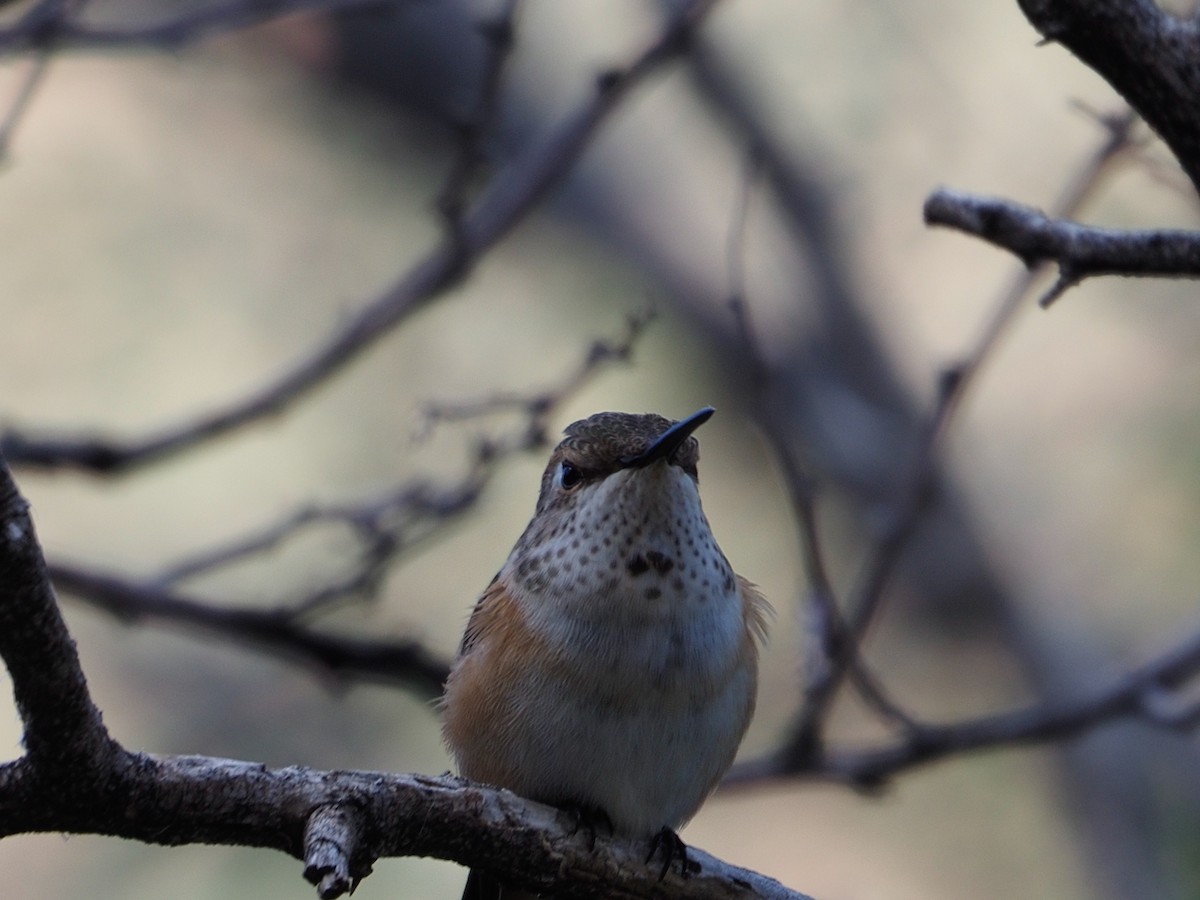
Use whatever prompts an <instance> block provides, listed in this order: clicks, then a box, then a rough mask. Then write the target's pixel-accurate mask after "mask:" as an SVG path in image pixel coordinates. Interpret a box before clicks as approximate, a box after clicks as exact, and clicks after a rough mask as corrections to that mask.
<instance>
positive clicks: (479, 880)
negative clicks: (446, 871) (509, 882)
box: [462, 869, 538, 900]
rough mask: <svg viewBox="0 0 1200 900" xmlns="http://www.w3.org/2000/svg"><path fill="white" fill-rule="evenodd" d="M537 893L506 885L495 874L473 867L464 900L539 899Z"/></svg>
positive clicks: (463, 896) (468, 876) (468, 878)
mask: <svg viewBox="0 0 1200 900" xmlns="http://www.w3.org/2000/svg"><path fill="white" fill-rule="evenodd" d="M537 898H538V895H537V894H531V893H529V892H528V891H520V890H517V889H515V888H510V887H505V886H504V885H503V884H501V883H500V882H499V881H498V880H497V879H496V877H495V876H494V875H491V874H489V873H487V872H484V871H483V870H482V869H472V870H471V871H470V873H469V874H468V875H467V884H466V887H464V888H463V895H462V900H537Z"/></svg>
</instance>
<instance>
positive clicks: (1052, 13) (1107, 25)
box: [1018, 0, 1200, 189]
mask: <svg viewBox="0 0 1200 900" xmlns="http://www.w3.org/2000/svg"><path fill="white" fill-rule="evenodd" d="M1018 3H1019V5H1020V7H1021V9H1022V11H1023V12H1024V13H1025V16H1026V17H1027V18H1028V19H1029V21H1030V23H1031V24H1032V25H1033V26H1034V27H1035V28H1036V29H1038V31H1040V32H1041V33H1042V34H1043V35H1044V36H1045V38H1046V40H1047V41H1053V42H1056V43H1059V44H1062V45H1063V46H1064V47H1066V48H1067V49H1068V50H1070V51H1071V52H1072V53H1074V54H1075V55H1076V56H1078V57H1079V58H1080V59H1081V60H1082V61H1083V62H1084V63H1086V64H1087V65H1088V66H1089V67H1091V68H1092V69H1094V70H1095V71H1096V72H1097V73H1099V74H1100V75H1101V76H1102V77H1103V78H1105V79H1106V80H1107V81H1108V83H1109V84H1111V85H1112V86H1113V87H1114V88H1115V89H1116V91H1117V92H1118V93H1119V94H1121V96H1123V97H1124V98H1125V99H1126V100H1127V101H1129V104H1130V105H1131V106H1132V107H1133V108H1134V109H1136V110H1137V111H1138V112H1139V113H1140V114H1141V116H1142V118H1144V119H1145V120H1146V122H1147V123H1149V125H1150V127H1151V128H1153V129H1154V130H1155V131H1156V132H1157V133H1158V134H1159V135H1160V136H1161V137H1162V139H1163V140H1164V141H1165V142H1166V143H1167V146H1168V147H1170V148H1171V151H1172V152H1173V153H1174V154H1175V156H1176V158H1177V159H1178V160H1179V162H1180V163H1181V165H1182V166H1183V169H1184V171H1185V172H1187V174H1188V177H1189V178H1190V179H1191V180H1192V184H1193V186H1194V187H1196V188H1197V189H1200V117H1197V116H1196V110H1197V109H1198V108H1200V68H1198V67H1197V66H1196V59H1197V57H1198V56H1200V24H1198V23H1197V21H1196V19H1195V18H1194V17H1193V18H1190V19H1183V18H1180V17H1178V16H1176V15H1174V14H1172V13H1169V12H1167V11H1166V10H1164V9H1162V8H1161V7H1160V6H1159V5H1158V4H1157V3H1155V2H1154V0H1018Z"/></svg>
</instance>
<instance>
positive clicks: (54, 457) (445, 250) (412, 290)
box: [0, 0, 717, 475]
mask: <svg viewBox="0 0 1200 900" xmlns="http://www.w3.org/2000/svg"><path fill="white" fill-rule="evenodd" d="M716 4H717V0H692V2H690V3H688V4H686V5H685V6H684V7H683V8H682V10H681V12H680V13H678V14H677V15H675V16H673V17H672V18H671V19H669V20H668V21H667V23H666V24H665V25H664V26H663V28H662V29H661V31H660V32H659V34H658V35H657V36H656V37H655V38H654V40H653V41H651V42H650V43H649V45H647V46H646V48H645V49H644V50H642V52H641V53H639V54H638V55H637V56H636V57H635V58H634V59H633V61H632V62H630V63H629V64H628V65H626V66H624V67H623V68H613V69H610V70H608V71H607V72H605V73H604V74H602V75H601V76H600V77H599V78H598V79H597V81H596V86H595V89H594V90H593V92H592V94H591V96H590V97H589V98H588V99H587V100H585V101H584V102H582V103H581V104H580V105H579V107H578V108H577V109H576V110H575V111H574V112H573V113H572V114H570V115H569V116H567V118H566V119H565V120H564V121H563V122H562V123H561V124H560V125H559V127H558V128H557V129H555V130H553V131H552V132H551V134H550V135H549V136H548V137H547V138H546V139H545V140H544V141H542V142H541V143H538V144H535V145H534V146H532V147H530V148H529V149H528V150H527V151H526V152H525V153H523V154H522V155H520V156H519V157H518V158H517V159H515V160H514V161H513V163H512V164H511V165H510V166H509V167H508V168H507V169H506V170H504V171H502V172H500V173H498V175H497V177H496V178H495V179H493V181H492V183H491V185H490V187H489V189H488V190H487V191H486V192H485V193H484V195H483V196H482V198H481V199H480V200H479V202H478V203H477V204H476V205H475V206H474V207H473V208H472V209H471V210H470V211H469V212H468V213H467V214H466V215H464V217H463V218H462V220H461V224H460V227H459V228H458V229H456V230H455V234H454V236H453V237H452V238H449V239H447V240H445V241H443V242H442V243H441V244H439V245H438V246H437V247H436V248H434V249H433V250H432V251H431V252H430V253H429V254H427V255H426V256H425V257H424V258H423V259H422V260H420V261H419V262H418V263H417V264H416V265H414V266H413V267H412V268H411V269H410V270H409V271H408V273H407V274H406V275H404V276H403V277H402V278H401V279H400V280H399V281H397V282H396V283H395V284H394V285H393V286H392V287H391V288H390V289H389V290H387V291H386V292H385V293H384V294H382V295H381V296H379V297H377V298H376V299H375V300H373V301H371V302H370V303H368V304H367V305H366V306H365V307H364V308H363V309H362V310H360V311H359V312H358V313H357V315H354V316H352V317H351V318H350V320H349V321H348V322H347V323H346V324H345V325H344V326H343V327H342V328H341V329H340V330H338V331H336V332H335V333H333V334H332V335H330V336H329V337H328V338H327V339H326V340H325V341H324V342H322V343H320V344H318V345H317V346H316V347H314V348H313V349H312V350H311V351H310V352H309V354H308V355H307V356H305V357H304V358H302V359H301V360H300V361H299V362H298V363H296V364H295V365H294V366H292V367H291V368H290V369H288V370H286V371H285V372H284V373H283V374H281V375H279V376H278V377H276V378H275V379H274V380H271V381H269V382H268V383H266V384H265V385H263V386H262V387H260V388H258V389H257V390H252V391H250V392H249V393H248V394H246V395H245V396H243V397H241V398H238V399H235V400H233V401H231V402H229V403H228V404H226V405H224V406H223V407H221V408H219V409H217V410H215V411H212V412H209V413H205V414H202V415H200V416H198V417H196V418H194V419H192V420H190V421H186V422H183V423H180V424H178V425H173V426H169V427H166V428H163V429H162V430H160V431H158V432H157V433H151V434H149V435H147V436H144V437H140V438H134V439H128V440H121V439H112V438H107V437H104V436H93V435H70V436H65V437H57V438H56V437H47V436H37V435H29V434H25V433H23V432H22V431H20V430H18V429H9V430H7V431H6V432H3V433H0V453H3V454H4V455H5V456H6V457H8V459H9V461H10V463H11V464H12V465H14V466H16V465H22V466H28V467H35V468H43V469H59V468H74V469H80V470H83V471H86V472H89V473H92V474H104V475H115V474H123V473H126V472H128V471H130V470H131V469H134V468H136V467H137V466H139V465H144V464H147V463H150V462H154V461H158V460H161V459H164V458H166V457H168V456H170V455H172V454H175V453H179V452H181V451H183V450H187V449H192V448H195V447H197V446H200V445H202V444H204V443H207V442H208V441H211V440H213V439H215V438H218V437H221V436H223V435H225V434H227V433H229V432H231V431H233V430H235V429H238V428H241V427H243V426H245V425H248V424H251V423H254V422H257V421H259V420H261V419H263V418H265V417H267V416H270V415H276V414H279V413H282V412H283V411H284V410H285V409H287V407H288V406H290V405H291V404H292V403H294V402H295V401H297V400H299V399H300V398H302V397H304V396H305V395H307V394H308V393H309V392H310V391H312V390H313V389H315V388H316V387H318V386H320V385H321V384H323V383H324V382H325V381H326V380H328V379H329V378H330V377H331V376H332V375H334V374H335V373H337V372H339V371H341V369H343V368H344V367H345V366H347V365H348V364H349V363H350V362H351V361H352V360H354V359H355V358H356V357H357V356H358V355H359V354H360V353H361V352H363V351H364V350H365V349H366V348H367V347H369V346H370V345H372V344H373V343H375V342H376V341H378V340H379V339H381V338H382V337H383V336H384V335H386V334H388V333H389V332H390V331H391V329H392V328H394V327H395V326H396V325H397V324H399V323H400V322H402V321H404V320H405V319H407V318H408V317H409V316H410V315H412V314H413V313H415V312H416V311H417V310H419V309H421V308H422V307H424V306H425V304H427V303H428V302H430V301H431V300H433V299H434V298H435V297H437V296H439V295H440V294H441V293H442V292H444V291H446V290H448V289H449V288H451V287H453V286H454V285H456V284H458V283H460V282H461V281H462V279H463V278H465V277H466V275H467V274H468V273H469V272H470V270H471V269H472V268H473V267H474V266H475V264H476V263H477V262H478V261H479V259H480V258H481V257H482V256H483V255H484V254H485V253H486V252H487V251H488V250H489V249H490V248H491V247H492V246H494V245H495V244H496V243H497V242H498V241H499V240H500V239H501V238H503V237H504V236H505V235H506V234H508V232H509V231H510V230H511V229H512V228H513V227H514V226H515V225H516V224H517V223H519V222H520V221H521V220H522V219H523V218H524V217H525V216H526V215H527V214H528V213H529V212H530V211H531V210H532V209H534V208H535V207H536V206H537V205H538V204H539V203H541V202H542V200H543V199H544V198H545V197H546V196H547V195H548V194H549V193H550V191H552V190H553V189H554V188H555V187H556V186H557V185H558V184H559V183H560V182H561V181H562V179H563V178H564V177H565V176H566V175H567V173H568V172H569V171H570V170H571V167H572V166H574V164H575V163H576V161H577V160H578V159H579V157H580V156H582V154H583V153H584V151H585V150H586V149H587V148H588V146H590V144H591V141H592V139H593V138H594V136H595V134H596V132H597V131H598V129H599V128H600V126H601V125H602V124H604V122H605V121H606V120H607V119H608V117H609V115H610V114H611V113H612V112H613V111H614V110H615V109H617V108H618V106H619V105H620V103H621V102H622V101H623V100H624V99H625V98H626V97H627V96H628V95H629V94H630V93H631V92H632V91H633V89H634V88H636V87H637V86H639V85H640V84H642V83H643V82H644V81H645V80H646V79H647V78H649V77H650V76H651V75H652V74H653V73H655V72H656V71H658V70H659V69H660V68H662V66H663V65H665V64H666V63H667V62H669V61H670V60H672V59H674V58H675V57H677V56H678V55H679V54H681V53H684V52H686V50H687V48H688V46H689V42H690V40H691V37H692V35H693V33H694V32H695V31H696V30H697V29H698V28H699V27H700V26H701V25H702V24H703V22H704V21H705V19H706V17H707V16H708V14H709V13H710V12H711V11H712V9H713V8H714V7H715V6H716Z"/></svg>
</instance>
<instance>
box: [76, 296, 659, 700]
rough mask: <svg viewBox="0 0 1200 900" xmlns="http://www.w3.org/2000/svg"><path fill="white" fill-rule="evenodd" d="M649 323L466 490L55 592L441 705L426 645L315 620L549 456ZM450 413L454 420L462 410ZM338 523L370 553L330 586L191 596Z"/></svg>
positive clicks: (533, 417) (480, 459)
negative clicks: (144, 575)
mask: <svg viewBox="0 0 1200 900" xmlns="http://www.w3.org/2000/svg"><path fill="white" fill-rule="evenodd" d="M649 320H650V315H649V313H648V312H646V313H638V314H634V315H631V316H629V317H628V319H627V320H626V322H625V324H624V328H623V331H622V332H621V333H620V334H619V335H618V336H617V337H616V338H611V339H596V340H594V341H593V342H592V343H591V344H590V345H589V346H588V348H587V350H586V351H585V353H584V355H583V359H582V360H581V362H580V363H579V364H577V365H576V366H575V368H574V369H573V370H572V371H570V372H569V373H568V374H567V375H566V377H564V378H563V380H562V382H561V383H560V384H558V385H556V386H554V387H551V388H546V389H543V390H541V391H537V392H533V393H530V394H527V395H525V402H524V403H523V404H522V405H521V407H520V409H521V412H522V421H521V423H520V424H519V425H518V427H517V428H516V429H514V430H513V431H512V432H511V433H510V434H508V435H507V436H498V437H497V436H494V437H491V438H488V439H486V440H481V441H479V442H478V444H477V446H476V450H475V455H474V459H473V461H472V463H471V465H470V466H469V468H468V470H467V471H466V472H465V473H464V474H463V475H462V476H461V477H460V478H459V479H458V480H457V481H455V482H452V483H450V484H448V485H444V486H440V487H438V486H434V485H433V484H431V483H430V482H429V481H428V480H427V479H424V478H418V479H413V480H411V481H407V482H405V483H403V484H401V485H398V486H396V487H394V488H392V489H390V490H388V491H386V492H384V493H383V494H381V495H377V496H373V497H371V498H369V499H367V500H364V501H361V502H357V503H342V504H336V505H329V506H322V507H315V506H306V507H304V508H301V509H299V510H296V511H293V512H291V513H289V514H287V515H285V516H283V517H281V518H280V519H279V520H278V521H276V522H274V523H272V524H270V525H267V526H265V527H263V528H260V529H257V530H255V531H253V532H251V533H249V534H245V535H241V536H239V537H237V538H234V539H231V540H227V541H223V542H221V543H220V544H219V545H217V546H215V547H210V548H208V549H206V550H202V551H198V552H196V553H193V554H191V555H189V556H188V557H187V558H185V559H182V560H178V561H176V562H175V563H172V564H171V565H168V566H166V567H164V569H163V570H162V571H161V572H160V573H159V574H158V575H157V576H156V577H153V578H148V579H135V578H131V577H129V576H122V575H115V574H110V573H100V572H97V571H94V570H92V569H90V568H86V567H83V566H80V565H69V564H57V565H54V566H53V567H52V572H53V575H54V579H55V582H56V584H58V586H59V587H60V588H61V589H63V590H66V591H68V592H70V593H71V594H73V595H75V596H77V597H79V598H80V599H82V600H83V601H85V602H87V603H89V604H91V605H92V606H94V607H96V608H99V609H102V610H104V611H106V612H108V613H110V614H111V615H113V616H116V617H117V618H118V619H121V620H123V621H134V620H136V621H145V622H150V623H162V624H174V625H183V626H185V627H188V628H190V629H194V630H196V629H198V630H201V631H204V632H207V633H209V634H218V635H220V636H222V637H225V638H227V639H229V640H232V641H235V642H240V643H247V644H252V645H255V646H258V647H260V648H265V649H267V650H270V651H271V652H274V653H278V654H280V655H282V656H284V657H285V658H289V659H293V660H295V661H297V662H300V663H304V664H307V665H310V666H315V667H316V668H317V669H318V670H319V671H321V672H322V673H324V674H329V675H333V676H336V677H337V679H338V680H339V681H342V682H344V681H348V680H353V679H368V680H374V681H389V682H392V683H399V684H402V685H405V686H407V687H410V688H412V689H415V690H416V691H418V692H419V693H421V694H422V695H424V696H431V697H432V696H437V694H438V693H439V692H440V690H441V683H442V680H443V679H444V676H445V672H446V663H445V662H444V661H443V660H440V659H438V658H437V657H435V656H433V655H432V654H431V653H430V652H429V651H427V650H425V649H424V648H423V647H422V646H421V644H420V643H419V642H417V641H413V640H400V641H389V640H366V639H363V640H360V639H357V638H351V637H342V636H337V635H332V634H327V633H324V632H322V631H319V630H317V629H316V628H315V627H313V626H312V625H310V624H308V622H309V620H311V618H312V617H313V616H314V615H315V614H317V613H324V612H328V611H329V610H330V609H331V608H332V607H333V606H334V605H335V604H342V603H346V602H349V601H351V600H354V599H358V598H370V597H373V596H375V594H376V593H377V592H378V590H379V587H380V585H381V584H382V583H383V580H384V578H385V576H386V575H387V573H388V571H389V570H390V568H391V567H392V566H393V565H394V564H395V563H396V561H397V560H398V558H399V557H400V554H402V553H404V552H407V551H411V550H412V549H414V548H415V547H417V546H418V545H419V544H420V543H422V542H424V541H427V540H429V539H431V538H433V537H435V536H437V535H440V534H444V533H445V531H446V528H447V527H448V526H449V525H450V524H451V523H452V522H454V521H457V520H458V519H459V518H461V517H462V515H463V514H465V513H467V512H469V511H470V510H471V509H473V508H474V507H475V504H476V502H477V500H478V499H479V497H480V495H481V494H482V492H483V491H484V490H485V488H486V487H487V486H488V485H489V484H490V483H491V480H492V478H493V476H494V475H495V473H496V471H498V469H499V466H500V465H501V463H503V462H504V461H505V460H507V459H509V458H510V457H512V456H513V455H515V454H518V453H525V452H529V451H531V450H535V449H540V448H542V446H543V445H544V443H545V432H546V428H547V424H546V423H547V421H548V420H549V419H550V417H552V416H553V415H554V414H555V413H556V412H558V411H559V409H561V407H562V405H563V404H565V403H567V402H569V401H570V400H571V399H572V398H573V397H574V396H575V395H576V394H577V393H578V392H579V391H580V390H582V389H583V388H584V387H586V386H587V385H588V384H589V383H590V382H591V381H592V380H593V379H594V378H595V377H596V376H597V375H598V374H599V373H600V372H601V371H602V370H603V368H604V366H605V365H607V364H611V363H615V362H625V361H628V360H629V359H630V357H631V355H632V353H633V350H634V347H635V345H636V343H637V341H638V340H639V339H640V337H641V336H642V334H643V333H644V331H645V329H646V326H647V324H648V322H649ZM507 396H512V397H516V396H518V395H516V394H512V395H507ZM439 409H440V410H441V412H442V413H446V412H447V411H448V410H452V409H454V407H452V406H449V405H447V406H445V407H444V408H439ZM437 414H438V413H431V415H437ZM329 524H334V525H340V526H342V527H345V528H349V529H350V531H351V533H352V535H353V536H354V538H355V539H356V540H357V542H358V545H359V546H358V552H357V553H356V554H355V558H354V559H353V561H352V564H351V565H350V567H349V568H348V570H346V571H343V572H338V573H335V574H333V575H331V576H328V577H326V578H324V579H318V580H317V582H316V584H315V585H312V586H310V587H308V588H307V589H306V590H305V592H304V594H303V595H301V596H299V597H292V598H286V599H284V598H275V599H274V600H273V602H272V604H271V605H267V606H262V605H260V606H258V607H255V608H243V607H237V608H235V607H231V606H230V605H229V601H228V599H227V598H226V599H225V600H224V602H222V601H221V600H218V599H217V598H211V597H210V598H205V597H201V596H199V595H197V594H195V593H192V594H184V593H183V592H181V590H180V587H179V585H180V583H181V582H183V581H185V580H187V579H194V578H197V577H199V576H203V575H211V574H213V573H214V572H217V571H220V570H222V569H224V568H226V567H228V566H231V565H234V564H237V563H240V562H244V561H246V560H248V559H252V558H256V557H259V556H261V555H262V554H264V553H267V552H270V551H272V550H275V549H277V548H279V547H280V546H282V545H284V544H286V543H287V542H289V541H291V540H293V539H295V538H296V537H297V536H299V535H300V534H301V533H302V532H303V531H304V530H305V529H308V528H311V527H315V526H318V525H329Z"/></svg>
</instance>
